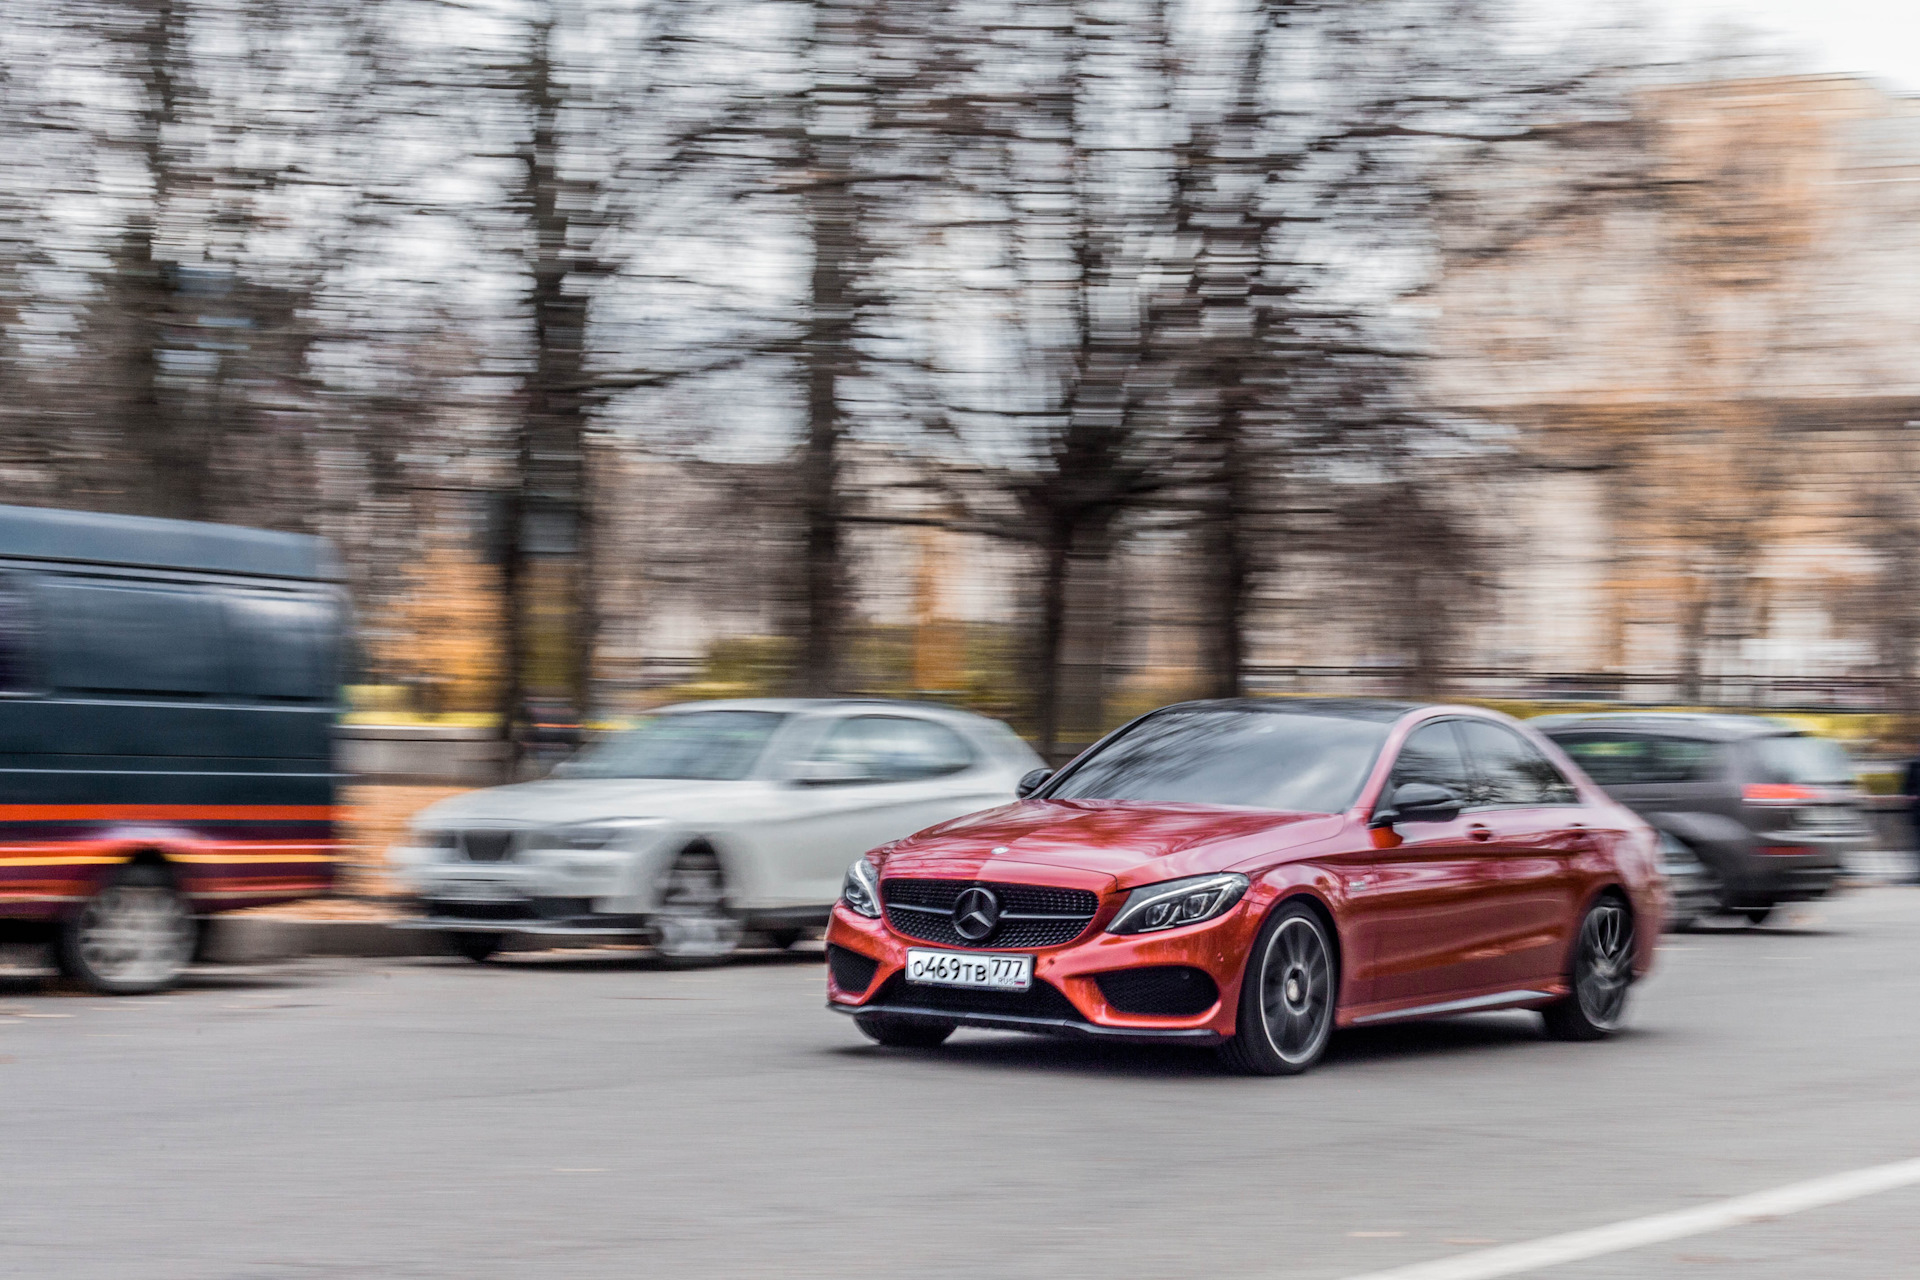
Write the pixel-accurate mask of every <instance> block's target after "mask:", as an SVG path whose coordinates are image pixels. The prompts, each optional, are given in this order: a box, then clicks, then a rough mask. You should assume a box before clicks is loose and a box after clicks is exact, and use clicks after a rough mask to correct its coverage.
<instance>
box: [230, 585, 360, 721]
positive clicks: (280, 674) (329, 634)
mask: <svg viewBox="0 0 1920 1280" xmlns="http://www.w3.org/2000/svg"><path fill="white" fill-rule="evenodd" d="M226 611H227V616H226V624H227V642H228V648H229V657H230V662H231V664H232V672H231V675H232V680H231V683H230V689H231V691H232V692H234V693H237V694H240V695H242V696H244V697H255V698H301V699H308V700H324V699H329V698H331V697H333V694H334V683H335V675H336V671H335V668H336V666H337V664H338V661H339V659H338V656H337V655H336V654H335V652H334V647H335V646H334V635H335V630H336V628H335V625H334V610H333V606H332V604H331V603H330V602H329V601H327V600H324V599H318V598H315V597H312V596H298V595H290V594H279V593H269V592H264V591H261V592H252V591H248V592H234V593H231V594H229V595H227V597H226Z"/></svg>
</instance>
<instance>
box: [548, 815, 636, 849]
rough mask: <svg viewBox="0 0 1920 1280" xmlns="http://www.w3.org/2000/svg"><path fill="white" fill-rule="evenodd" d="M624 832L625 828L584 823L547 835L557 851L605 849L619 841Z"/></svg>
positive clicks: (553, 831) (558, 828)
mask: <svg viewBox="0 0 1920 1280" xmlns="http://www.w3.org/2000/svg"><path fill="white" fill-rule="evenodd" d="M624 831H625V828H623V827H609V826H605V825H603V824H595V823H586V822H583V823H578V824H575V825H573V826H566V827H554V828H553V829H552V830H551V831H549V832H548V833H547V834H548V836H549V838H550V840H551V844H552V847H553V848H556V849H604V848H606V847H607V846H608V845H610V844H612V843H613V842H614V841H615V840H618V839H619V838H620V836H621V835H622V834H623V833H624Z"/></svg>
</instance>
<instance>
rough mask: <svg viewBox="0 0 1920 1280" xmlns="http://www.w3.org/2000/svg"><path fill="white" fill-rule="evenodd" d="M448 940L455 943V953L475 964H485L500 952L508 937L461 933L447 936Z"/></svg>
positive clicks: (499, 934) (491, 934) (498, 934)
mask: <svg viewBox="0 0 1920 1280" xmlns="http://www.w3.org/2000/svg"><path fill="white" fill-rule="evenodd" d="M447 938H448V940H449V941H451V942H452V943H453V949H454V950H455V951H458V952H459V953H460V954H461V955H463V956H465V957H466V958H467V959H469V960H471V961H473V962H474V963H475V964H485V963H486V962H487V961H489V960H491V959H493V957H494V953H495V952H497V951H499V950H500V947H501V946H502V944H504V943H505V942H506V940H507V936H506V935H505V934H504V933H466V932H461V933H450V934H448V935H447Z"/></svg>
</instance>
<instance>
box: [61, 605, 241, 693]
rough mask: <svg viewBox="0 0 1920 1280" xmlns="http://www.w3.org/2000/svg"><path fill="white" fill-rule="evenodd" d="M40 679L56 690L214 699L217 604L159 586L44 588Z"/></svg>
mask: <svg viewBox="0 0 1920 1280" xmlns="http://www.w3.org/2000/svg"><path fill="white" fill-rule="evenodd" d="M41 600H42V602H43V603H44V605H45V608H46V618H47V644H46V646H45V648H46V659H47V668H48V671H47V675H48V679H49V682H50V683H51V684H53V685H54V686H55V687H57V688H61V689H76V690H84V691H89V692H92V691H100V692H108V693H186V694H196V693H219V692H222V691H223V690H224V689H225V687H226V683H227V672H226V644H225V633H224V628H223V626H222V622H221V616H220V601H219V598H218V597H216V596H214V595H213V594H211V593H209V592H203V591H191V590H169V589H167V588H164V587H135V586H125V587H122V586H95V585H91V584H88V585H83V584H80V583H75V582H50V583H47V584H45V585H44V587H43V594H42V596H41Z"/></svg>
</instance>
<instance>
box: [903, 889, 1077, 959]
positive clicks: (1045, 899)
mask: <svg viewBox="0 0 1920 1280" xmlns="http://www.w3.org/2000/svg"><path fill="white" fill-rule="evenodd" d="M975 886H978V887H980V888H982V889H991V890H993V894H994V896H995V897H996V898H998V899H999V900H1000V924H999V926H998V927H997V928H995V929H994V931H993V932H992V933H990V934H988V935H987V936H986V937H985V938H983V939H981V940H980V941H978V942H974V941H970V940H968V939H966V938H963V937H961V936H960V933H959V931H958V930H956V929H955V928H954V927H953V906H954V903H956V902H958V901H959V899H960V895H961V894H962V893H965V892H966V891H967V890H968V889H971V888H974V887H975ZM880 899H881V902H882V904H883V905H884V906H885V908H886V913H887V923H888V924H889V925H891V926H892V927H893V930H894V932H895V933H900V934H905V935H906V936H907V937H909V938H917V939H919V940H920V941H922V942H933V943H938V944H940V945H941V946H947V947H967V948H976V949H989V950H992V949H1009V948H1017V947H1057V946H1059V945H1061V944H1062V943H1066V942H1072V941H1073V940H1074V939H1075V938H1077V937H1079V936H1080V935H1081V934H1083V933H1085V932H1086V931H1087V926H1088V925H1089V924H1091V923H1092V922H1093V917H1094V913H1095V912H1097V911H1099V909H1100V898H1099V896H1098V895H1097V894H1094V893H1091V892H1089V891H1088V890H1086V889H1058V888H1053V887H1050V886H1046V885H1031V884H1000V883H996V882H993V881H981V880H910V879H893V880H882V881H881V882H880Z"/></svg>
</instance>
